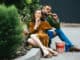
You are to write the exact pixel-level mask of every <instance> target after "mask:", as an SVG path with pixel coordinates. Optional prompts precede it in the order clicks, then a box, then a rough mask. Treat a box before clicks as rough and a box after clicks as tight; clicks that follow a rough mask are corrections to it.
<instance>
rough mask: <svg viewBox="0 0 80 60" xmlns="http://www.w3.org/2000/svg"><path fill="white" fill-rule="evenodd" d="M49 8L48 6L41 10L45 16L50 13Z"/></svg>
mask: <svg viewBox="0 0 80 60" xmlns="http://www.w3.org/2000/svg"><path fill="white" fill-rule="evenodd" d="M51 9H52V8H51V7H50V6H45V7H44V8H43V12H44V13H46V14H48V13H50V12H51Z"/></svg>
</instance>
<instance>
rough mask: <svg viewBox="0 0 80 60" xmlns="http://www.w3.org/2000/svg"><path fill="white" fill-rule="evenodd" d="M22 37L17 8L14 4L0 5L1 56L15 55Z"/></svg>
mask: <svg viewBox="0 0 80 60" xmlns="http://www.w3.org/2000/svg"><path fill="white" fill-rule="evenodd" d="M22 39H23V36H22V26H21V24H20V20H19V19H18V13H17V9H16V8H15V7H14V6H10V7H6V6H4V5H0V58H1V57H11V56H13V55H15V54H16V51H17V49H18V47H19V46H20V45H21V43H22Z"/></svg>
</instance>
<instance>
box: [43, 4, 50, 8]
mask: <svg viewBox="0 0 80 60" xmlns="http://www.w3.org/2000/svg"><path fill="white" fill-rule="evenodd" d="M46 6H49V7H51V5H48V4H47V5H43V7H42V9H44V8H45V7H46Z"/></svg>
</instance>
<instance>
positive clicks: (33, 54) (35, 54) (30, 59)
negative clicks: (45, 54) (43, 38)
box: [14, 48, 41, 60]
mask: <svg viewBox="0 0 80 60" xmlns="http://www.w3.org/2000/svg"><path fill="white" fill-rule="evenodd" d="M40 57H41V52H40V49H39V48H32V49H31V50H30V51H29V52H28V53H27V54H26V55H24V56H21V57H18V58H17V59H14V60H40Z"/></svg>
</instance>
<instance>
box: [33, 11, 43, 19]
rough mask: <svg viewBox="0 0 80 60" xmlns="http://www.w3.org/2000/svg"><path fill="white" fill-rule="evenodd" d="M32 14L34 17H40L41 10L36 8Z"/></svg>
mask: <svg viewBox="0 0 80 60" xmlns="http://www.w3.org/2000/svg"><path fill="white" fill-rule="evenodd" d="M34 15H35V18H41V17H42V14H41V10H37V11H36V12H35V14H34Z"/></svg>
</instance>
